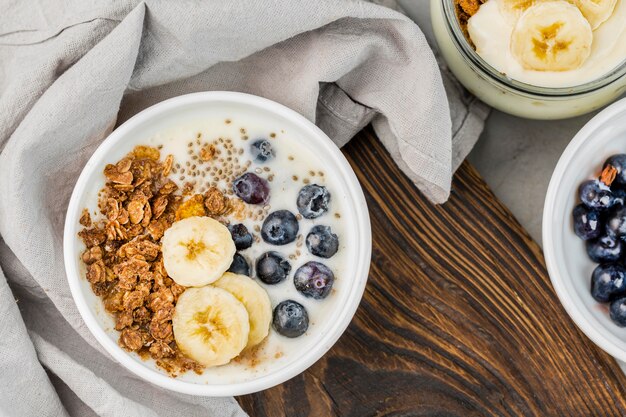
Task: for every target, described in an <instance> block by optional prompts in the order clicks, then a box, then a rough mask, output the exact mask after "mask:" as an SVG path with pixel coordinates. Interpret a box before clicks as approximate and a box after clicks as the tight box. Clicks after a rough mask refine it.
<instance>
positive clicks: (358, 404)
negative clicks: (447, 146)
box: [238, 129, 626, 417]
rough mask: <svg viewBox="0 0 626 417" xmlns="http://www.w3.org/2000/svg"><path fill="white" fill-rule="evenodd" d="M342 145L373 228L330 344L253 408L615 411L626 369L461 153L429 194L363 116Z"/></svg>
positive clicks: (316, 412) (304, 411) (245, 400)
mask: <svg viewBox="0 0 626 417" xmlns="http://www.w3.org/2000/svg"><path fill="white" fill-rule="evenodd" d="M359 136H360V137H358V138H357V139H356V140H353V141H352V143H351V144H350V145H349V146H348V147H347V148H346V149H345V154H346V155H347V157H348V159H349V160H350V163H351V164H352V166H353V168H354V169H355V171H356V173H357V176H358V177H359V180H360V181H361V184H362V186H363V188H364V190H365V194H366V197H367V200H368V204H369V208H370V215H371V219H372V231H373V236H374V246H373V258H372V267H371V272H370V279H369V282H368V285H367V289H366V292H365V297H364V299H363V301H362V302H361V305H360V307H359V310H358V312H357V314H356V316H355V318H354V320H353V321H352V323H351V325H350V327H349V328H348V330H347V331H346V333H345V334H344V335H343V336H342V337H341V339H340V340H339V341H338V343H337V344H336V345H335V346H334V347H333V349H332V350H331V351H330V352H329V353H328V354H327V355H326V356H324V358H322V359H321V360H320V361H318V362H317V363H316V364H315V365H314V366H313V367H311V368H310V369H309V370H308V371H307V372H305V373H303V374H301V375H299V376H297V377H296V378H293V379H292V380H290V381H288V382H287V383H285V384H282V385H281V386H278V387H276V388H273V389H270V390H267V391H264V392H261V393H258V394H255V395H248V396H244V397H240V398H238V400H239V402H240V404H241V405H242V406H243V408H244V409H245V410H246V411H247V412H249V413H250V414H251V415H252V416H272V417H273V416H281V415H285V416H302V415H311V416H325V415H341V416H359V417H361V416H369V415H377V416H380V415H401V416H409V415H410V416H464V417H467V416H582V415H585V416H591V415H602V416H623V415H626V400H625V398H624V395H623V394H624V387H626V378H625V377H624V375H623V374H622V373H621V371H620V370H619V368H618V366H617V365H616V363H615V362H614V361H613V360H612V359H611V358H610V357H609V356H608V355H607V354H605V353H603V352H602V351H600V350H599V349H598V348H596V347H595V346H594V345H593V344H592V343H591V342H590V341H589V340H588V339H587V338H586V337H585V336H584V335H583V334H582V333H580V332H579V331H578V329H577V328H576V327H575V326H574V324H573V323H572V321H571V320H570V319H569V318H568V316H567V315H566V313H565V311H564V310H563V308H562V307H561V306H560V304H559V302H558V300H557V298H556V295H555V293H554V291H553V289H552V287H551V285H550V281H549V278H548V274H547V272H546V269H545V266H544V260H543V257H542V254H541V250H540V249H539V247H538V246H537V245H536V244H535V243H534V242H533V241H532V240H531V238H530V237H529V236H528V235H527V234H526V233H525V232H524V230H523V228H522V227H521V226H520V225H519V223H518V222H517V221H516V220H515V219H514V218H513V216H512V215H511V213H510V212H509V211H508V210H507V209H506V208H505V207H504V206H503V205H502V204H500V203H499V202H498V201H497V199H496V198H495V196H494V195H493V194H492V193H491V191H490V190H489V188H488V187H487V186H486V184H485V183H484V182H483V181H482V179H481V178H480V177H479V175H478V174H477V173H476V171H475V170H474V169H473V168H472V167H471V166H470V165H469V164H468V163H465V164H464V165H463V166H462V167H461V169H460V170H459V172H458V173H457V174H456V176H455V178H454V183H453V191H452V196H451V198H450V201H449V202H448V203H446V204H445V205H443V206H440V207H435V206H433V205H431V204H429V203H428V202H427V201H426V199H425V198H424V197H423V196H421V195H420V193H419V192H418V191H417V190H416V189H415V187H414V186H413V185H412V184H411V182H410V181H409V180H408V179H407V178H406V177H405V176H404V175H403V174H402V173H401V172H400V171H399V169H398V168H397V167H396V166H395V164H394V163H393V161H392V160H391V158H390V157H389V155H388V153H387V152H386V151H385V150H384V148H383V147H382V145H381V144H380V142H379V141H378V140H377V139H376V138H375V137H374V135H373V133H372V131H371V130H370V129H366V130H365V131H363V132H362V133H361V134H360V135H359Z"/></svg>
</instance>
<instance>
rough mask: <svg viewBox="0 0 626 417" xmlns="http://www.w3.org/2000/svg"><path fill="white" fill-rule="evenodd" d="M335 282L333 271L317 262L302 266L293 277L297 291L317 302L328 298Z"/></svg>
mask: <svg viewBox="0 0 626 417" xmlns="http://www.w3.org/2000/svg"><path fill="white" fill-rule="evenodd" d="M334 282H335V275H333V271H331V270H330V268H328V267H327V266H326V265H324V264H322V263H319V262H315V261H311V262H307V263H305V264H304V265H302V266H301V267H300V268H298V270H297V271H296V273H295V274H294V276H293V283H294V285H295V286H296V290H298V291H300V292H301V293H302V294H303V295H305V296H307V297H312V298H315V299H316V300H320V299H322V298H326V297H328V294H330V290H331V289H332V288H333V283H334Z"/></svg>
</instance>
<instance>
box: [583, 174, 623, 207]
mask: <svg viewBox="0 0 626 417" xmlns="http://www.w3.org/2000/svg"><path fill="white" fill-rule="evenodd" d="M578 195H579V197H580V201H582V202H583V203H584V204H585V205H586V206H587V207H589V208H590V209H596V210H606V209H608V208H610V207H611V206H613V205H614V204H615V197H614V196H613V194H612V193H611V189H610V188H609V187H607V186H606V185H604V184H603V183H601V182H600V181H598V180H589V181H585V182H583V183H582V184H580V188H579V189H578Z"/></svg>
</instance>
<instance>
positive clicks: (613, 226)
mask: <svg viewBox="0 0 626 417" xmlns="http://www.w3.org/2000/svg"><path fill="white" fill-rule="evenodd" d="M579 197H580V200H581V201H582V203H581V204H579V205H577V206H576V207H574V211H573V216H574V231H575V232H576V235H577V236H578V237H580V238H581V239H583V240H584V241H585V244H586V247H587V254H588V255H589V258H591V260H592V261H594V262H596V263H598V264H599V265H598V266H597V267H596V269H595V270H594V271H593V274H592V275H591V295H592V296H593V298H594V299H596V300H597V301H599V302H601V303H606V302H609V303H610V316H611V319H612V320H613V322H615V323H616V324H617V325H618V326H622V327H624V326H626V266H625V262H626V204H625V203H626V154H618V155H613V156H611V157H610V158H609V159H607V160H606V162H605V163H604V166H603V169H602V174H601V175H600V178H599V179H593V180H589V181H585V182H583V183H582V184H581V185H580V188H579Z"/></svg>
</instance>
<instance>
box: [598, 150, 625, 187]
mask: <svg viewBox="0 0 626 417" xmlns="http://www.w3.org/2000/svg"><path fill="white" fill-rule="evenodd" d="M608 165H611V166H612V167H613V168H615V169H616V170H617V175H616V176H615V179H614V180H613V183H614V184H619V185H626V154H623V153H621V154H617V155H613V156H611V157H609V159H607V160H606V161H605V162H604V166H603V169H604V168H606V167H607V166H608ZM611 185H612V184H611Z"/></svg>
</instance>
